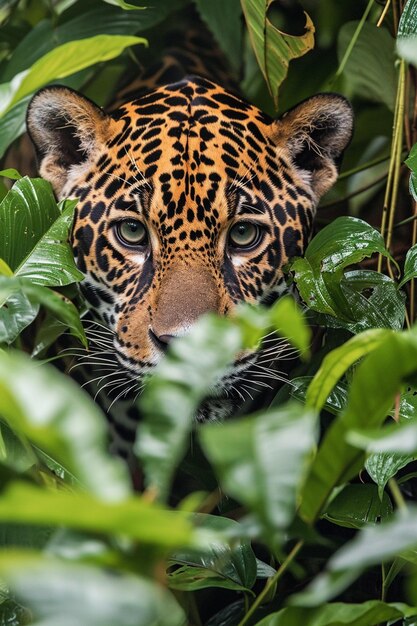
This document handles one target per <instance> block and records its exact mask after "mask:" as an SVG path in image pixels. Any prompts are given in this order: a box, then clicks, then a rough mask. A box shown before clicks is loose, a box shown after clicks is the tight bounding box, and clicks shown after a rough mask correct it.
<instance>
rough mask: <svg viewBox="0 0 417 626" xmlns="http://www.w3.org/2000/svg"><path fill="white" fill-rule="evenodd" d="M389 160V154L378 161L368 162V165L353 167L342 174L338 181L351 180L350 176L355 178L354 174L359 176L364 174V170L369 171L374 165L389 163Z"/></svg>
mask: <svg viewBox="0 0 417 626" xmlns="http://www.w3.org/2000/svg"><path fill="white" fill-rule="evenodd" d="M389 158H390V155H389V154H387V155H386V156H384V157H378V158H377V159H373V160H372V161H368V162H367V163H363V164H362V165H358V166H357V167H353V168H352V169H350V170H346V171H345V172H342V173H341V174H340V176H339V178H338V180H343V179H344V178H349V176H353V174H357V173H358V172H363V171H364V170H367V169H369V168H370V167H373V166H374V165H379V164H380V163H383V162H384V161H388V159H389Z"/></svg>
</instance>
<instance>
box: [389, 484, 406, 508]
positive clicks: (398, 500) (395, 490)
mask: <svg viewBox="0 0 417 626" xmlns="http://www.w3.org/2000/svg"><path fill="white" fill-rule="evenodd" d="M388 486H389V489H390V491H391V494H392V497H393V498H394V502H395V504H396V505H397V507H398V508H399V510H400V511H402V512H403V513H405V512H406V511H407V504H406V502H405V500H404V496H403V494H402V493H401V489H400V488H399V486H398V483H397V481H396V480H395V478H390V479H389V481H388Z"/></svg>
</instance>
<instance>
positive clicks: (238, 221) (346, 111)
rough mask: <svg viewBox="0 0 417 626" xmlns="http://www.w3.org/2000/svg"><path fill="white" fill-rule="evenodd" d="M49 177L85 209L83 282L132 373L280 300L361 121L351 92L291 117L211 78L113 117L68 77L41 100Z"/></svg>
mask: <svg viewBox="0 0 417 626" xmlns="http://www.w3.org/2000/svg"><path fill="white" fill-rule="evenodd" d="M28 127H29V130H30V133H31V136H32V138H33V140H34V143H35V145H36V147H37V150H38V154H39V156H40V160H41V168H40V171H41V174H42V176H43V177H44V178H47V179H48V180H50V181H51V182H52V184H53V186H54V188H55V191H56V193H57V195H58V196H60V197H67V196H75V197H77V198H78V200H79V202H78V206H77V211H76V216H75V221H74V228H73V239H72V243H73V247H74V253H75V255H76V258H77V262H78V265H79V267H80V269H81V270H82V271H83V272H85V274H86V278H85V281H84V282H83V285H82V289H83V292H84V293H85V296H86V298H87V300H88V301H89V303H90V305H91V307H92V308H93V309H94V311H96V312H98V313H99V314H100V316H101V318H102V319H103V320H104V321H105V323H106V324H107V325H108V326H109V327H110V328H111V329H112V330H113V331H114V342H115V350H116V352H117V355H118V359H119V360H120V362H121V363H123V365H124V367H126V368H127V369H128V370H129V371H131V372H132V373H133V372H134V373H140V372H143V371H146V370H148V369H149V367H151V366H153V365H155V364H156V363H157V361H158V360H159V359H160V357H161V355H162V354H163V352H164V350H165V348H166V346H167V344H168V343H169V341H170V339H171V338H172V337H176V336H179V335H183V334H184V333H186V332H187V330H188V329H189V327H190V326H191V325H192V324H193V323H194V322H195V321H196V319H197V318H198V317H199V316H200V315H202V314H203V313H206V312H208V311H215V312H217V313H219V314H221V315H225V314H230V313H231V312H233V310H234V308H235V307H236V305H237V304H239V303H240V302H258V301H266V302H270V301H272V300H273V299H274V298H276V297H277V296H278V295H279V294H280V293H282V291H283V290H284V288H285V285H284V279H283V270H282V268H283V265H284V264H285V263H286V262H287V261H288V259H289V258H291V257H293V256H297V255H300V254H302V252H303V250H304V247H305V245H306V242H307V241H308V238H309V235H310V233H311V226H312V220H313V217H314V212H315V207H316V205H317V202H318V200H319V198H320V196H321V195H322V194H323V193H324V192H325V191H327V190H328V189H329V188H330V186H331V185H332V184H333V183H334V181H335V180H336V176H337V162H338V159H339V158H340V156H341V154H342V152H343V150H344V148H345V147H346V145H347V143H348V141H349V139H350V136H351V132H352V114H351V109H350V106H349V105H348V103H347V102H346V100H344V99H343V98H341V97H340V96H336V95H319V96H316V97H313V98H311V99H310V100H308V101H306V102H304V103H302V104H301V105H299V106H298V107H296V108H295V109H293V110H292V111H290V112H289V113H288V114H286V115H285V116H284V117H282V118H281V119H280V120H278V121H273V120H271V119H270V118H268V117H266V116H265V115H264V114H262V113H261V112H260V111H259V110H258V109H257V108H255V107H253V106H251V105H249V104H247V103H245V102H243V101H241V100H239V99H238V98H237V97H235V96H233V95H231V94H229V93H227V92H225V91H224V90H223V89H221V88H220V87H218V86H217V85H215V84H213V83H211V82H209V81H207V80H203V79H198V78H195V79H194V78H191V79H187V80H184V81H182V82H180V83H176V84H174V85H170V86H167V87H163V88H159V89H158V90H156V91H154V92H152V93H150V94H149V95H147V96H144V97H142V98H141V99H140V100H137V101H134V102H131V103H128V104H126V105H125V106H123V107H122V108H121V109H120V110H119V111H118V112H117V113H116V114H115V115H113V116H111V117H110V116H108V115H106V114H104V113H103V112H102V111H101V110H100V109H98V108H97V107H96V106H95V105H93V104H92V103H91V102H89V101H88V100H86V99H85V98H83V97H82V96H80V95H79V94H76V93H75V92H72V91H70V90H68V89H65V88H49V89H46V90H43V91H41V92H40V93H39V94H38V95H37V96H35V97H34V99H33V101H32V103H31V106H30V109H29V114H28Z"/></svg>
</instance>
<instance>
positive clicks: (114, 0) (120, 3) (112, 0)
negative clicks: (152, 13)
mask: <svg viewBox="0 0 417 626" xmlns="http://www.w3.org/2000/svg"><path fill="white" fill-rule="evenodd" d="M104 2H107V4H113V5H114V6H117V7H120V8H121V9H125V11H131V10H136V11H137V10H141V11H143V10H144V9H146V7H143V6H136V4H130V3H129V2H125V0H104Z"/></svg>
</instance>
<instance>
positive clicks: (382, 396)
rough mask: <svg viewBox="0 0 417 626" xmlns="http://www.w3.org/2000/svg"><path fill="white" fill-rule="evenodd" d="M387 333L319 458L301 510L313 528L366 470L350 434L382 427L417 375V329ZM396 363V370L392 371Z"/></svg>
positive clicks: (364, 365) (361, 371) (366, 362)
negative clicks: (339, 491)
mask: <svg viewBox="0 0 417 626" xmlns="http://www.w3.org/2000/svg"><path fill="white" fill-rule="evenodd" d="M380 332H383V331H380ZM385 332H387V333H388V334H387V335H386V336H385V338H384V340H383V342H382V343H381V344H380V345H379V347H377V348H376V349H374V350H373V352H371V354H369V355H368V356H367V357H366V358H365V359H364V360H363V361H362V363H361V364H360V365H359V366H358V368H357V370H356V372H355V375H354V378H353V381H352V384H351V388H350V393H349V400H348V405H347V407H346V410H345V411H344V412H343V413H342V414H341V415H340V417H338V418H336V419H335V420H334V421H333V423H332V424H331V426H330V427H329V428H328V430H327V432H326V434H325V435H324V439H323V442H322V444H321V446H320V448H319V451H318V453H317V456H316V458H315V459H314V462H313V464H312V467H311V471H310V474H309V476H308V477H307V480H306V482H305V485H304V488H303V492H302V501H301V506H300V515H301V517H302V518H303V519H304V520H305V521H306V522H308V523H311V522H313V521H314V520H315V519H316V517H317V516H318V515H319V514H320V512H321V510H322V509H323V507H324V506H325V503H326V501H327V500H328V498H329V496H330V494H331V492H332V490H333V488H334V487H335V486H337V485H338V484H341V483H343V482H346V481H347V480H349V479H350V478H352V477H353V476H354V475H355V474H356V473H357V472H358V471H359V470H360V469H361V467H362V466H363V463H364V460H365V459H364V455H363V453H361V452H360V451H358V450H357V449H355V448H354V447H353V446H352V445H351V444H349V443H348V441H347V433H348V431H349V430H359V431H360V430H364V429H366V428H373V427H375V428H376V427H378V426H379V425H381V424H382V422H383V420H384V419H385V417H386V415H387V414H388V413H389V411H390V410H391V408H392V404H393V402H394V398H395V396H396V394H397V393H399V391H400V390H401V385H402V383H403V382H404V381H405V380H406V379H407V378H408V377H409V376H411V375H412V374H414V373H415V372H416V370H417V332H416V329H413V330H411V331H408V332H403V333H390V332H389V331H385ZM358 337H360V335H358ZM394 362H395V363H396V364H397V366H396V368H393V367H392V363H394ZM312 405H313V406H316V407H317V406H318V405H317V404H314V403H312ZM310 406H311V405H310Z"/></svg>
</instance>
